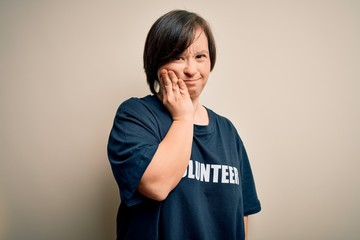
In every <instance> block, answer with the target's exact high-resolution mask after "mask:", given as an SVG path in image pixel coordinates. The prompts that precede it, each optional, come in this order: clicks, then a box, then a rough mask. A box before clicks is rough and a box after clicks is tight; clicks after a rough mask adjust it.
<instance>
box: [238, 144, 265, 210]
mask: <svg viewBox="0 0 360 240" xmlns="http://www.w3.org/2000/svg"><path fill="white" fill-rule="evenodd" d="M240 157H241V159H242V161H241V170H240V171H241V182H242V192H243V208H244V216H247V215H251V214H255V213H258V212H260V211H261V204H260V201H259V199H258V196H257V192H256V187H255V181H254V177H253V173H252V170H251V166H250V161H249V158H248V155H247V153H246V150H245V147H244V145H243V143H242V142H241V144H240Z"/></svg>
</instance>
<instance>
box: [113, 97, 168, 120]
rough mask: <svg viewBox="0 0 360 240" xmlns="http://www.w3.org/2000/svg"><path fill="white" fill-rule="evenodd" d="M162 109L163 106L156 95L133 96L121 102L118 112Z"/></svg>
mask: <svg viewBox="0 0 360 240" xmlns="http://www.w3.org/2000/svg"><path fill="white" fill-rule="evenodd" d="M153 111H162V106H161V104H160V102H159V100H158V99H157V97H156V96H154V95H147V96H145V97H141V98H138V97H131V98H129V99H127V100H125V101H124V102H122V103H121V104H120V106H119V107H118V109H117V113H118V114H124V113H125V114H135V115H137V114H140V115H141V114H144V113H146V112H153Z"/></svg>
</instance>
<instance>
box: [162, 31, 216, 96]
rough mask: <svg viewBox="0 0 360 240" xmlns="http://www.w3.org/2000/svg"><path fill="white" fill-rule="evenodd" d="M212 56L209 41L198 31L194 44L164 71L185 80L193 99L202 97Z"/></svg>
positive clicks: (164, 67)
mask: <svg viewBox="0 0 360 240" xmlns="http://www.w3.org/2000/svg"><path fill="white" fill-rule="evenodd" d="M210 66H211V62H210V55H209V47H208V40H207V37H206V35H205V33H204V32H203V31H202V29H200V28H199V29H198V30H197V31H196V34H195V39H194V42H193V43H192V44H191V45H190V46H189V47H188V48H187V49H186V50H185V51H184V52H183V53H182V54H181V55H180V56H179V57H178V58H177V59H175V60H173V61H171V62H169V63H167V64H165V65H163V66H161V67H160V69H159V70H158V76H160V71H161V70H162V69H166V70H168V71H169V70H170V71H173V72H174V73H175V74H176V76H177V77H178V78H179V79H182V80H184V82H185V84H186V86H187V88H188V91H189V94H190V97H191V99H193V100H194V99H196V98H198V97H199V96H200V94H201V92H202V90H203V89H204V87H205V85H206V82H207V80H208V77H209V73H210Z"/></svg>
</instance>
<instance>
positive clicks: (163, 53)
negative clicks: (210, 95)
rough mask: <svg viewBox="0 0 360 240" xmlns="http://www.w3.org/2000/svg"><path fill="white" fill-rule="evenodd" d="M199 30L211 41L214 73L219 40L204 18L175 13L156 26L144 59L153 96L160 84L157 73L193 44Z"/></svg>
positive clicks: (175, 11) (152, 30) (185, 12)
mask: <svg viewBox="0 0 360 240" xmlns="http://www.w3.org/2000/svg"><path fill="white" fill-rule="evenodd" d="M197 28H201V29H202V30H203V31H204V33H205V35H206V37H207V40H208V45H209V46H208V47H209V56H210V64H211V65H210V70H213V68H214V65H215V61H216V47H215V40H214V36H213V34H212V31H211V28H210V25H209V23H208V22H207V21H206V20H205V19H204V18H202V17H201V16H199V15H198V14H196V13H192V12H188V11H186V10H173V11H170V12H168V13H166V14H164V15H163V16H161V17H160V18H159V19H158V20H156V22H155V23H154V24H153V25H152V27H151V28H150V30H149V33H148V35H147V37H146V42H145V47H144V55H143V58H144V70H145V73H146V80H147V83H148V85H149V87H150V91H151V92H152V93H153V94H156V89H155V88H156V84H158V82H159V79H158V76H157V71H158V70H159V68H160V67H161V66H163V65H164V64H166V63H168V62H170V61H171V60H173V59H175V58H176V57H178V56H179V55H180V54H181V53H183V52H184V51H185V50H186V49H187V48H188V47H189V46H190V45H191V44H192V42H193V41H194V39H195V33H196V30H197Z"/></svg>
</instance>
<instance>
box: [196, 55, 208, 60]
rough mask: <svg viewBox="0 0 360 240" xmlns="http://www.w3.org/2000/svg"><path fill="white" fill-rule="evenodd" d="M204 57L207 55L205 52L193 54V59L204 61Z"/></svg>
mask: <svg viewBox="0 0 360 240" xmlns="http://www.w3.org/2000/svg"><path fill="white" fill-rule="evenodd" d="M206 58H207V55H206V54H203V53H201V54H197V55H196V56H195V59H197V60H198V61H204V60H205V59H206Z"/></svg>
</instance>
